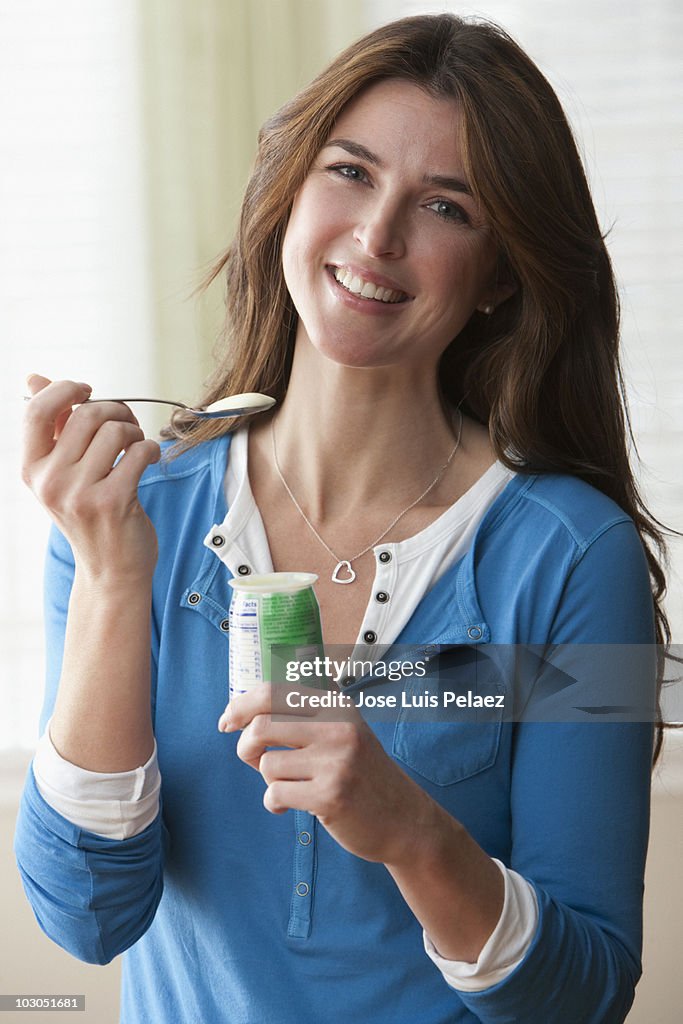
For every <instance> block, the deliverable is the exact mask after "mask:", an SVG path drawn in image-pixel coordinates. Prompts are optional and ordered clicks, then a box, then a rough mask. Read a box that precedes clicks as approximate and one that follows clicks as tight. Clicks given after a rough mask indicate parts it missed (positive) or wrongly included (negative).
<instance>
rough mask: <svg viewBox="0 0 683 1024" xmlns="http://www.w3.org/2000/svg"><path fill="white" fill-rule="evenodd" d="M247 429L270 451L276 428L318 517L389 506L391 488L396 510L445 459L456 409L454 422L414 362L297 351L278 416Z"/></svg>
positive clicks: (298, 485) (287, 469)
mask: <svg viewBox="0 0 683 1024" xmlns="http://www.w3.org/2000/svg"><path fill="white" fill-rule="evenodd" d="M309 355H310V354H309ZM316 355H317V354H316ZM316 364H317V365H316ZM251 429H252V432H253V433H254V434H255V435H256V436H255V438H254V440H255V441H256V442H257V444H258V447H259V449H260V450H261V452H262V453H263V454H264V455H265V456H266V457H268V456H269V457H270V458H271V459H273V436H272V435H273V434H274V436H275V444H276V453H277V462H278V463H279V467H280V470H281V472H282V475H283V476H284V477H285V479H286V481H287V483H288V485H289V486H290V487H291V488H292V490H293V491H294V493H295V494H296V495H297V497H298V498H299V500H300V501H301V503H302V504H304V505H305V507H306V509H307V511H308V513H309V515H311V517H312V518H313V519H314V521H315V522H317V523H318V524H322V523H324V522H325V521H326V520H334V519H335V518H337V517H341V516H345V517H348V516H349V515H353V514H354V512H358V513H360V512H361V511H362V512H364V513H366V514H367V512H368V511H369V510H370V509H372V508H373V506H375V505H377V506H380V507H381V508H383V509H384V510H385V511H386V509H387V507H388V495H390V496H391V504H392V507H393V505H394V504H395V505H396V508H397V510H400V507H401V506H402V504H407V503H409V502H410V501H411V500H414V498H415V497H417V496H418V495H419V494H420V493H421V491H422V490H424V488H426V487H427V486H428V485H429V484H430V483H431V481H432V480H433V479H434V477H436V475H437V474H438V472H439V470H440V469H441V467H442V466H443V465H444V463H445V462H446V460H447V459H448V457H449V455H450V453H451V451H452V449H453V447H454V444H455V436H454V435H457V418H456V422H455V427H454V425H453V423H452V422H451V421H450V420H449V418H448V416H447V415H446V413H445V412H444V410H443V408H442V405H441V402H440V400H439V397H438V391H437V384H436V379H435V377H431V378H430V377H428V376H427V375H426V374H422V375H420V374H419V373H418V372H417V371H416V370H415V368H414V367H413V368H405V367H385V368H373V369H355V368H349V367H344V366H339V365H338V364H335V363H332V362H331V361H329V360H326V359H322V358H318V359H315V358H313V359H311V358H303V359H302V358H297V357H295V359H294V364H293V367H292V374H291V377H290V382H289V386H288V390H287V395H286V397H285V399H284V401H283V403H282V405H281V406H280V407H279V409H278V410H277V411H276V413H274V415H273V417H272V422H266V421H265V420H264V421H261V422H258V423H254V425H253V426H252V428H251ZM273 461H274V460H273Z"/></svg>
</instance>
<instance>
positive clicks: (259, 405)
mask: <svg viewBox="0 0 683 1024" xmlns="http://www.w3.org/2000/svg"><path fill="white" fill-rule="evenodd" d="M30 399H31V396H30V395H24V400H25V401H27V402H28V401H30ZM93 402H154V403H156V404H158V405H173V406H175V407H176V408H177V409H184V410H185V412H189V413H190V414H191V415H192V416H196V417H198V419H204V420H217V419H228V418H230V417H234V416H251V415H252V414H253V413H256V412H265V411H266V410H267V409H271V408H272V407H273V406H274V405H275V399H274V398H270V397H269V396H268V395H259V394H258V393H257V392H254V391H248V392H246V393H245V394H243V395H230V396H229V397H228V398H219V400H218V401H217V402H211V404H210V405H207V407H206V408H205V409H193V408H192V406H190V405H185V403H184V402H171V401H170V400H169V399H166V398H88V399H87V402H84V403H83V404H84V405H88V404H91V403H93Z"/></svg>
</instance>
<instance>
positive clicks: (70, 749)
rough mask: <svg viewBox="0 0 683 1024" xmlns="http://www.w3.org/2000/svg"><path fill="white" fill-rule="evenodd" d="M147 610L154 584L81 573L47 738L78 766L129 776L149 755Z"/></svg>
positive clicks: (73, 596) (71, 604) (72, 602)
mask: <svg viewBox="0 0 683 1024" xmlns="http://www.w3.org/2000/svg"><path fill="white" fill-rule="evenodd" d="M150 608H151V581H149V583H147V582H146V581H138V582H137V583H135V585H132V584H130V583H128V584H124V583H121V582H105V581H104V580H102V579H101V580H99V581H96V580H94V579H92V578H89V577H87V576H85V575H83V574H79V572H78V571H77V572H76V575H75V579H74V585H73V589H72V591H71V599H70V602H69V616H68V622H67V628H66V639H65V648H64V660H63V664H62V674H61V679H60V684H59V690H58V693H57V699H56V703H55V709H54V713H53V716H52V721H51V725H50V735H51V738H52V742H53V744H54V746H55V748H56V750H57V751H58V753H59V754H60V755H61V756H62V757H63V758H65V760H67V761H70V762H71V763H72V764H75V765H78V766H79V767H80V768H86V769H88V770H90V771H96V772H121V771H129V770H131V769H134V768H137V767H139V766H140V765H143V764H145V762H146V761H147V760H148V759H149V757H150V755H151V754H152V751H153V748H154V735H153V732H152V720H151V708H150V658H151V654H150V650H151V636H150V633H151V627H150Z"/></svg>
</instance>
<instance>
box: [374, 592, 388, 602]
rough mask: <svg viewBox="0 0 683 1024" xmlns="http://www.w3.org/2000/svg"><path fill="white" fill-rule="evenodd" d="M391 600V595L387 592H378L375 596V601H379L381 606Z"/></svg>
mask: <svg viewBox="0 0 683 1024" xmlns="http://www.w3.org/2000/svg"><path fill="white" fill-rule="evenodd" d="M388 600H389V595H388V594H387V592H386V590H378V591H377V593H376V594H375V601H379V603H380V604H386V603H387V601H388Z"/></svg>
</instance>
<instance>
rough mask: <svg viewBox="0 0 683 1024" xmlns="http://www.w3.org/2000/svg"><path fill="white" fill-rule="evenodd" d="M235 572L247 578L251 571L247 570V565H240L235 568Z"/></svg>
mask: <svg viewBox="0 0 683 1024" xmlns="http://www.w3.org/2000/svg"><path fill="white" fill-rule="evenodd" d="M237 572H238V573H239V574H240V576H248V575H249V573H250V572H251V569H250V568H249V566H248V565H240V566H238V568H237Z"/></svg>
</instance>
